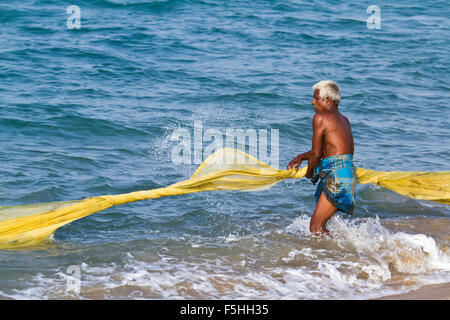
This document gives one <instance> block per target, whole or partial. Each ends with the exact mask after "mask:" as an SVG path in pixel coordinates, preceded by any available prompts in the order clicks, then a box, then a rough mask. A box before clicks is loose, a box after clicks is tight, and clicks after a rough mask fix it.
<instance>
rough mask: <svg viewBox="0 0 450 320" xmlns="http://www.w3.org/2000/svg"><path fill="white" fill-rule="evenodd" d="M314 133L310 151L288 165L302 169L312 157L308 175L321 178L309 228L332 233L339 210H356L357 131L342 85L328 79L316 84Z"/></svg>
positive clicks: (315, 231) (349, 212) (315, 233)
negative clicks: (343, 105)
mask: <svg viewBox="0 0 450 320" xmlns="http://www.w3.org/2000/svg"><path fill="white" fill-rule="evenodd" d="M313 89H314V99H313V101H312V104H313V106H314V111H315V112H316V114H315V115H314V118H313V121H312V125H313V137H312V148H311V150H310V151H308V152H305V153H302V154H299V155H298V156H297V157H295V158H294V159H293V160H292V161H291V162H290V163H289V165H288V166H287V168H288V169H290V168H292V167H295V168H296V169H298V167H299V166H300V164H301V163H302V161H303V160H307V161H308V170H307V172H306V175H305V176H306V177H307V178H308V179H311V180H312V182H313V183H314V184H316V183H317V181H318V180H319V178H320V181H319V184H318V186H317V191H316V193H315V198H316V208H315V209H314V213H313V215H312V217H311V222H310V226H309V229H310V231H311V232H312V233H313V234H314V235H323V234H325V235H328V236H331V235H330V232H329V231H328V229H327V228H326V227H325V224H326V222H327V221H328V219H330V218H331V216H332V215H333V214H334V213H335V212H336V211H343V212H346V213H348V214H352V213H353V208H354V205H355V182H356V174H355V168H354V166H353V153H354V144H353V134H352V129H351V126H350V121H348V119H347V118H346V117H345V116H344V115H343V114H341V113H340V112H339V110H338V106H339V102H340V92H339V87H338V85H337V84H336V83H335V82H333V81H331V80H324V81H320V82H318V83H316V84H315V85H314V86H313Z"/></svg>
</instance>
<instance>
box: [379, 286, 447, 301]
mask: <svg viewBox="0 0 450 320" xmlns="http://www.w3.org/2000/svg"><path fill="white" fill-rule="evenodd" d="M374 300H450V283H442V284H435V285H428V286H425V287H422V288H420V289H417V290H413V291H410V292H405V293H401V294H395V295H391V296H386V297H381V298H377V299H374Z"/></svg>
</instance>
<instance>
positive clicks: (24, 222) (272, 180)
mask: <svg viewBox="0 0 450 320" xmlns="http://www.w3.org/2000/svg"><path fill="white" fill-rule="evenodd" d="M306 171H307V167H303V168H301V169H299V170H298V171H297V170H295V169H294V168H291V169H290V170H280V169H276V168H273V167H271V166H269V165H267V164H265V163H263V162H261V161H259V160H257V159H256V158H254V157H252V156H250V155H248V154H246V153H244V152H242V151H240V150H237V149H231V148H225V149H221V150H218V151H216V152H215V153H214V154H212V155H210V156H209V157H208V158H207V159H206V160H205V161H204V162H203V163H202V164H201V165H200V167H199V168H198V169H197V170H196V171H195V172H194V174H193V175H192V176H191V178H190V179H188V180H185V181H181V182H178V183H175V184H172V185H170V186H168V187H166V188H159V189H153V190H144V191H136V192H131V193H126V194H118V195H104V196H98V197H92V198H86V199H84V200H75V201H61V202H50V203H41V204H33V205H23V206H12V207H0V249H8V248H18V247H25V246H33V245H36V244H39V243H41V242H43V241H46V240H51V239H52V238H53V234H54V232H55V231H56V230H57V229H58V228H59V227H61V226H63V225H65V224H68V223H70V222H72V221H74V220H77V219H80V218H82V217H85V216H87V215H90V214H93V213H95V212H98V211H101V210H104V209H107V208H109V207H112V206H115V205H118V204H123V203H127V202H133V201H138V200H145V199H157V198H161V197H166V196H173V195H182V194H187V193H195V192H202V191H214V190H247V191H252V190H262V189H268V188H270V187H271V186H273V185H274V184H276V183H277V182H279V181H281V180H284V179H299V178H302V177H303V176H304V175H305V174H306ZM356 175H357V179H358V182H359V183H372V184H377V185H380V186H382V187H385V188H388V189H390V190H393V191H395V192H397V193H400V194H402V195H404V196H407V197H412V198H416V199H423V200H433V201H438V202H441V203H445V204H450V171H445V172H401V171H393V172H379V171H373V170H367V169H362V168H357V169H356Z"/></svg>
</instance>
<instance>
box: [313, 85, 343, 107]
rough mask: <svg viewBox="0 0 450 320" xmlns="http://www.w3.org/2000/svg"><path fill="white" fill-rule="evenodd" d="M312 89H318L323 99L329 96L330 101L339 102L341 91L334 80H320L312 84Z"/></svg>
mask: <svg viewBox="0 0 450 320" xmlns="http://www.w3.org/2000/svg"><path fill="white" fill-rule="evenodd" d="M313 89H314V90H319V97H320V98H321V99H322V100H323V99H326V98H330V100H331V102H333V103H335V104H337V105H338V104H339V102H340V101H341V93H340V92H339V87H338V85H337V83H336V82H334V81H331V80H322V81H319V82H317V83H316V84H315V85H313Z"/></svg>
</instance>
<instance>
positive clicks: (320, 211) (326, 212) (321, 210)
mask: <svg viewBox="0 0 450 320" xmlns="http://www.w3.org/2000/svg"><path fill="white" fill-rule="evenodd" d="M336 210H337V208H336V207H335V206H333V205H332V204H331V203H330V202H329V201H328V199H327V197H326V196H325V193H323V192H322V193H321V194H320V197H319V200H318V201H317V204H316V208H315V209H314V213H313V215H312V217H311V222H310V224H309V230H310V231H311V232H312V233H313V234H315V235H320V234H326V235H328V236H330V232H329V231H328V230H327V228H325V224H326V223H327V221H328V219H330V218H331V216H332V215H333V214H334V213H335V212H336Z"/></svg>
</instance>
